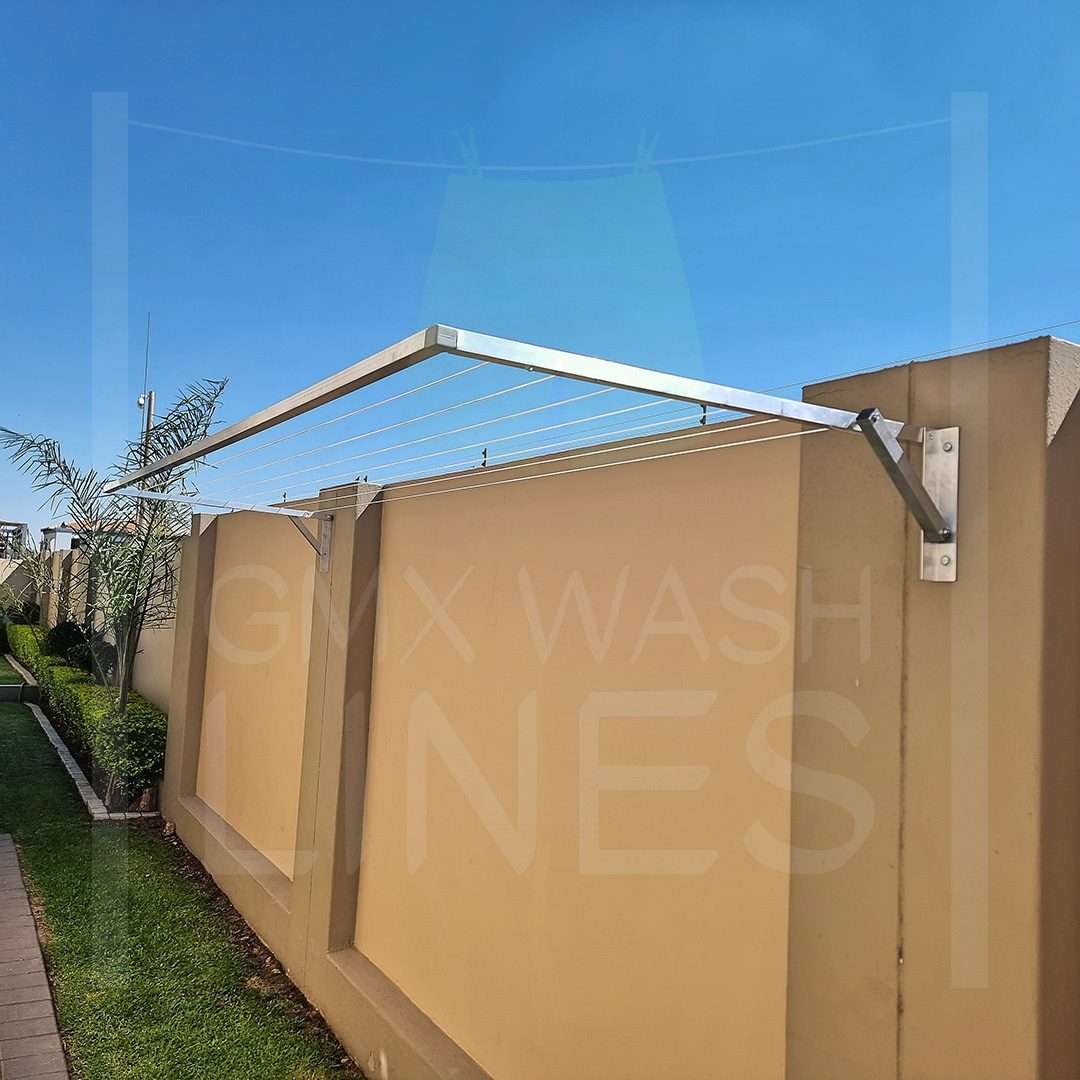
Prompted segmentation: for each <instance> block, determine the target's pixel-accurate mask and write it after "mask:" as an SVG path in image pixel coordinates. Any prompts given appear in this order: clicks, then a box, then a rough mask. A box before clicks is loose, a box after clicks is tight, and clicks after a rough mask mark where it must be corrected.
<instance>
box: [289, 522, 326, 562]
mask: <svg viewBox="0 0 1080 1080" xmlns="http://www.w3.org/2000/svg"><path fill="white" fill-rule="evenodd" d="M310 516H311V517H312V518H314V519H315V520H316V521H318V524H319V527H318V530H317V532H316V535H314V536H312V534H311V533H310V532H309V531H308V528H307V526H306V525H305V524H304V520H305V519H303V518H298V517H290V518H289V520H290V521H291V522H292V523H293V525H295V526H296V529H297V532H299V533H300V535H301V536H302V537H303V538H304V539H305V540H306V541H307V542H308V543H309V544H310V545H311V547H312V550H314V552H315V554H316V555H318V556H319V572H320V573H322V574H325V573H326V572H327V570H329V569H330V545H331V543H332V542H333V535H334V515H333V514H325V513H324V514H312V515H310Z"/></svg>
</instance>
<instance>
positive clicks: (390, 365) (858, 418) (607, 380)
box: [106, 324, 955, 544]
mask: <svg viewBox="0 0 1080 1080" xmlns="http://www.w3.org/2000/svg"><path fill="white" fill-rule="evenodd" d="M440 353H450V354H452V355H456V356H462V357H468V358H472V359H477V360H485V361H488V362H490V363H495V364H502V365H506V366H509V367H516V368H524V369H526V370H528V371H537V372H541V373H543V374H547V375H556V376H561V377H563V378H568V379H577V380H581V381H584V382H589V383H594V384H598V385H601V386H610V387H614V388H616V389H620V390H631V391H636V392H638V393H643V394H652V395H656V396H658V397H664V398H670V399H672V400H675V401H686V402H691V403H693V404H697V405H707V406H709V407H712V408H719V409H728V410H732V411H735V412H741V413H747V414H750V415H754V416H767V417H773V418H775V419H779V420H791V421H795V422H798V423H804V424H813V425H815V426H817V427H823V428H832V429H835V430H837V431H852V432H859V433H861V434H863V435H864V436H865V437H866V439H867V441H868V442H869V443H870V445H871V447H872V449H873V450H874V453H875V454H876V455H877V457H878V459H879V460H880V461H881V462H882V464H883V465H884V467H885V470H886V473H887V475H888V476H889V478H890V480H891V481H892V482H893V484H894V485H895V486H896V488H897V490H898V491H899V492H900V494H901V496H902V497H903V499H904V501H905V503H906V504H907V506H908V508H909V509H910V511H911V513H912V514H913V516H914V517H915V519H916V520H917V521H918V523H919V526H920V528H921V529H922V531H923V536H924V539H925V541H926V542H928V543H932V544H937V543H951V542H952V540H953V537H954V532H955V523H950V522H948V521H946V518H945V516H944V515H943V514H942V512H941V510H940V508H939V507H938V505H937V504H936V503H935V501H934V499H933V498H932V497H931V496H930V495H929V494H928V492H927V490H926V488H925V486H924V485H923V483H922V482H921V481H920V479H919V477H918V476H917V475H916V473H915V470H914V468H913V466H912V465H911V462H910V461H909V459H908V458H907V456H906V454H905V453H904V448H903V446H902V445H901V444H902V443H903V442H912V443H920V442H922V441H923V429H922V428H920V427H911V426H909V425H907V424H905V423H904V421H902V420H890V419H887V418H885V417H883V416H882V415H881V413H880V412H879V411H878V410H877V409H865V410H863V411H862V412H861V413H855V412H849V411H847V410H845V409H835V408H832V407H830V406H827V405H816V404H814V403H812V402H806V401H796V400H792V399H790V398H782V397H775V396H773V395H771V394H761V393H757V392H756V391H752V390H740V389H738V388H736V387H732V386H724V385H721V384H719V383H712V382H705V381H703V380H701V379H692V378H688V377H686V376H683V375H674V374H671V373H670V372H665V371H656V370H654V369H652V368H644V367H637V366H635V365H632V364H623V363H619V362H616V361H613V360H604V359H601V358H600V357H596V356H586V355H583V354H581V353H572V352H564V351H562V350H560V349H550V348H547V347H545V346H542V345H530V344H526V343H525V342H521V341H512V340H509V339H507V338H500V337H493V336H492V335H490V334H481V333H477V332H476V331H473V330H462V329H459V328H457V327H453V326H445V325H442V324H436V325H434V326H429V327H427V328H426V329H425V330H420V331H417V333H415V334H411V335H410V336H409V337H407V338H403V339H402V340H401V341H398V342H396V343H395V344H393V345H391V346H389V347H388V348H385V349H381V350H380V351H379V352H376V353H373V354H372V355H371V356H368V357H366V358H365V359H363V360H360V361H358V362H357V363H355V364H352V365H350V366H349V367H347V368H344V369H343V370H341V371H339V372H337V373H336V374H334V375H330V376H328V377H327V378H325V379H321V380H320V381H318V382H316V383H313V384H312V385H311V386H308V387H306V388H305V389H303V390H299V391H297V392H296V393H295V394H291V395H290V396H289V397H286V398H283V399H282V400H281V401H278V402H276V403H275V404H273V405H269V406H267V407H266V408H265V409H260V410H259V411H258V412H255V413H252V414H251V415H250V416H247V417H245V418H244V419H243V420H238V421H236V423H234V424H230V425H228V426H227V427H224V428H222V429H221V430H220V431H216V432H214V433H213V434H212V435H208V436H207V437H206V438H204V439H200V440H199V441H197V442H194V443H192V444H191V445H190V446H188V447H186V448H185V449H184V450H182V451H179V452H177V453H175V454H169V455H167V456H165V457H162V458H158V459H157V460H155V461H152V462H150V463H148V464H147V465H145V466H143V467H142V468H138V469H133V470H131V471H130V472H128V473H125V474H124V475H123V476H121V477H119V478H118V479H116V480H114V481H113V482H111V483H110V484H109V485H107V487H106V491H119V490H120V489H123V488H130V487H132V486H133V485H136V484H138V483H139V482H140V481H143V480H146V479H148V478H149V477H151V476H154V475H156V474H157V473H160V472H163V471H164V470H166V469H170V468H173V467H174V466H177V465H182V464H184V463H185V462H188V461H192V460H194V459H195V458H199V457H203V456H204V455H206V454H209V453H212V452H213V451H215V450H221V449H223V448H224V447H226V446H231V445H232V444H233V443H236V442H239V441H240V440H241V439H246V438H248V437H250V436H252V435H257V434H259V433H260V432H262V431H266V430H267V429H268V428H272V427H276V426H277V425H278V424H283V423H285V422H286V421H287V420H291V419H293V418H294V417H296V416H300V415H302V414H303V413H306V412H310V411H311V410H312V409H316V408H319V407H320V406H321V405H325V404H327V403H328V402H331V401H334V400H336V399H337V398H340V397H343V396H345V395H346V394H351V393H352V392H353V391H355V390H359V389H361V388H362V387H365V386H370V385H371V384H373V383H376V382H379V381H380V380H382V379H385V378H388V377H389V376H391V375H393V374H395V373H397V372H399V371H404V370H405V369H406V368H410V367H413V366H414V365H416V364H419V363H421V362H423V361H424V360H427V359H428V358H430V357H432V356H436V355H438V354H440Z"/></svg>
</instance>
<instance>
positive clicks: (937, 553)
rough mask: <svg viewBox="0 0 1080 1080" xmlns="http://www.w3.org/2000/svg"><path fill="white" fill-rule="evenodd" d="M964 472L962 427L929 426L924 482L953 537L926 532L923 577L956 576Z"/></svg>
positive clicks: (941, 578) (924, 451) (925, 438)
mask: <svg viewBox="0 0 1080 1080" xmlns="http://www.w3.org/2000/svg"><path fill="white" fill-rule="evenodd" d="M959 476H960V429H959V428H958V427H948V428H927V429H926V431H925V433H924V435H923V446H922V482H923V487H924V488H926V491H927V493H928V494H929V496H930V498H932V499H933V500H934V502H935V503H936V504H937V507H938V509H939V510H940V511H941V516H942V517H943V518H944V519H945V523H946V525H948V527H949V529H950V530H951V531H952V534H953V536H952V539H951V540H948V541H946V542H945V543H932V542H931V541H929V540H927V539H926V537H925V535H924V536H922V537H921V543H922V572H921V574H920V577H921V578H922V580H923V581H955V580H956V509H957V502H958V500H957V490H958V480H959Z"/></svg>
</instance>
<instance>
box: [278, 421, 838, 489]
mask: <svg viewBox="0 0 1080 1080" xmlns="http://www.w3.org/2000/svg"><path fill="white" fill-rule="evenodd" d="M783 422H784V421H781V420H778V419H774V418H769V419H764V420H750V421H748V422H746V423H744V424H733V425H731V426H728V427H720V426H717V425H713V426H712V427H708V426H706V427H702V428H699V429H698V430H696V431H688V432H682V433H680V434H677V435H672V434H667V435H664V436H662V437H660V438H656V439H649V440H643V441H641V442H636V443H634V444H633V446H631V447H627V446H626V445H618V446H600V447H595V448H592V449H589V450H580V451H577V452H574V453H564V454H558V455H555V456H553V457H551V458H549V459H548V460H546V461H536V460H535V459H530V460H528V461H515V462H511V463H510V464H507V465H495V466H490V465H489V466H486V467H479V466H477V467H475V468H474V469H473V470H472V471H473V474H474V475H476V476H480V475H483V476H489V475H492V474H494V473H504V472H510V471H514V470H518V469H528V468H536V467H546V466H551V465H558V464H561V463H562V462H564V461H575V460H578V459H580V458H588V457H597V456H599V455H602V454H615V453H618V452H620V451H624V450H627V449H630V450H637V449H638V448H639V447H645V446H663V445H666V444H667V443H675V442H683V441H685V440H687V439H700V438H704V437H705V436H709V435H712V436H715V435H716V434H717V433H718V432H720V433H723V434H727V433H728V432H732V431H744V430H748V429H750V428H758V427H765V426H768V425H772V424H779V423H783ZM806 430H813V431H817V430H828V429H818V428H810V429H806ZM745 441H746V440H739V441H737V442H735V443H724V444H723V445H725V446H731V445H735V446H739V445H742V443H743V442H745ZM751 441H756V440H751ZM657 456H659V457H666V456H669V455H654V454H649V455H647V456H646V457H644V458H635V459H634V460H635V461H648V460H652V459H653V458H654V457H657ZM544 475H550V474H546V473H545V474H544ZM452 479H461V477H460V476H459V477H452V476H429V477H419V478H416V479H410V480H408V481H407V482H405V483H399V484H394V486H393V489H392V490H390V489H389V488H387V489H385V490H388V491H390V498H389V500H388V501H391V502H392V501H394V498H395V497H396V493H397V492H398V491H403V490H406V489H408V488H413V487H417V486H424V485H430V484H438V483H443V482H446V481H449V480H452ZM484 486H486V485H484ZM311 498H312V500H314V499H315V498H316V496H311ZM355 499H356V493H355V491H352V492H349V493H347V494H343V495H339V496H336V497H334V498H331V499H327V500H325V501H320V503H319V509H321V510H332V509H335V508H336V507H338V506H343V505H348V504H350V503H352V502H354V501H355ZM296 501H306V500H303V499H301V500H296Z"/></svg>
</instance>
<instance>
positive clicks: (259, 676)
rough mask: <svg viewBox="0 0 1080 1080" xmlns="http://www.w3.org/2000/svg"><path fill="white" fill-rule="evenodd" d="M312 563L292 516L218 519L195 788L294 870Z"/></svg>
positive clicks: (285, 869)
mask: <svg viewBox="0 0 1080 1080" xmlns="http://www.w3.org/2000/svg"><path fill="white" fill-rule="evenodd" d="M313 574H314V568H313V566H312V560H311V548H310V547H309V546H308V545H307V543H305V541H304V540H303V538H302V537H301V536H299V535H298V534H297V532H296V531H295V529H294V527H293V526H292V524H291V523H290V522H289V521H288V520H286V519H284V518H280V517H274V516H271V515H263V514H244V513H241V514H230V515H227V516H225V517H222V518H220V519H219V520H218V522H217V540H216V551H215V558H214V577H213V586H212V594H211V602H210V615H209V619H210V624H209V630H210V632H209V647H208V651H207V656H206V675H205V685H204V691H203V701H202V730H201V735H200V750H199V767H198V780H197V784H196V791H195V793H196V795H197V796H198V798H199V799H201V800H202V801H203V802H204V803H205V804H206V805H207V806H209V807H210V808H211V809H212V810H213V811H214V812H215V813H217V814H218V815H220V817H221V818H222V819H223V820H224V821H225V822H227V823H228V824H229V825H230V826H231V827H232V828H233V829H235V830H236V831H237V832H238V833H239V834H240V835H241V836H242V837H243V838H244V839H245V840H247V841H248V842H249V843H250V844H251V845H252V846H253V847H254V848H256V850H258V851H259V852H261V853H262V854H263V855H264V856H265V857H266V858H267V859H269V860H270V862H271V863H273V865H274V866H276V867H277V868H278V869H279V870H280V871H281V872H282V873H283V874H284V875H285V876H286V877H287V878H291V877H292V874H293V866H294V861H295V847H296V815H297V803H298V798H299V788H300V766H301V749H302V744H303V735H304V708H305V698H306V693H307V663H308V647H309V640H310V624H311V590H312V577H313Z"/></svg>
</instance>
